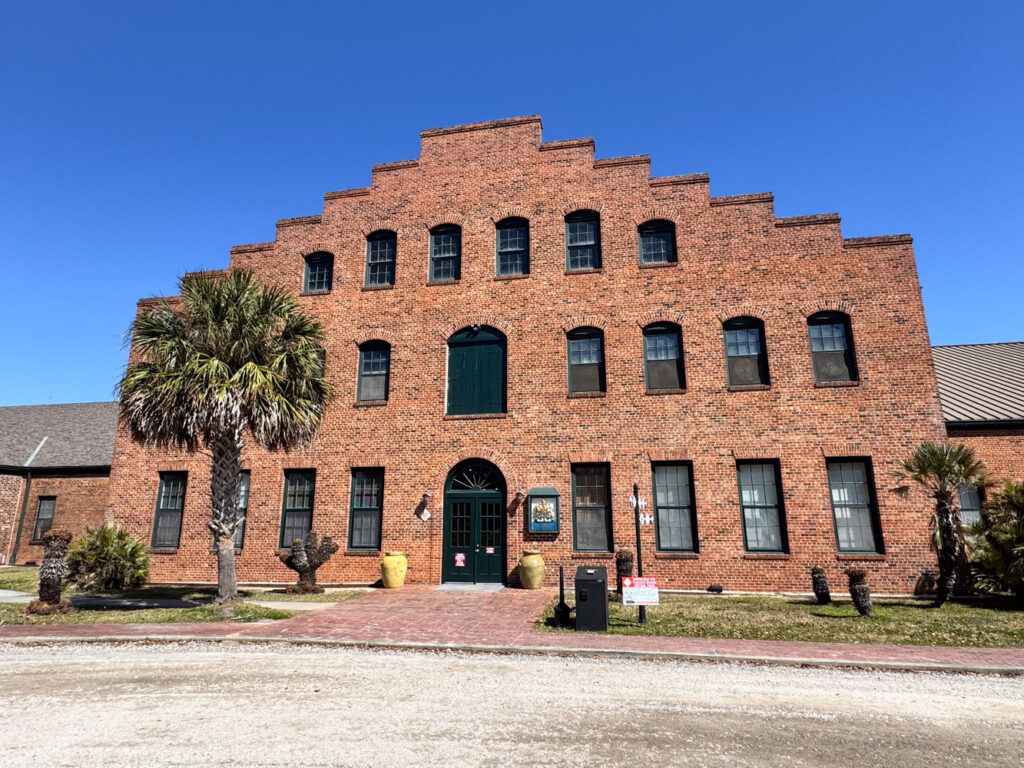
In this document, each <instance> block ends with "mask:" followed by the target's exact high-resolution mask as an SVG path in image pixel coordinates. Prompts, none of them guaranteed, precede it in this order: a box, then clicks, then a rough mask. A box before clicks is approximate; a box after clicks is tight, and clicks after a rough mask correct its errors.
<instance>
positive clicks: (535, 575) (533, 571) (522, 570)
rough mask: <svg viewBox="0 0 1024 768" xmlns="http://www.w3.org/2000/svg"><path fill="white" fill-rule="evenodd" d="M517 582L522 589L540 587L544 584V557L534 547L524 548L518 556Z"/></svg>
mask: <svg viewBox="0 0 1024 768" xmlns="http://www.w3.org/2000/svg"><path fill="white" fill-rule="evenodd" d="M519 582H520V583H521V584H522V585H523V589H540V588H541V586H543V584H544V558H543V557H541V556H540V552H538V551H537V550H535V549H524V550H523V556H522V557H521V558H519Z"/></svg>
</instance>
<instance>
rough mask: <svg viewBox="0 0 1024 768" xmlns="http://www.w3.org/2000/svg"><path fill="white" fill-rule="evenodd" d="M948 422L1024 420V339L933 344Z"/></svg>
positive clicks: (940, 395) (943, 410)
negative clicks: (994, 342)
mask: <svg viewBox="0 0 1024 768" xmlns="http://www.w3.org/2000/svg"><path fill="white" fill-rule="evenodd" d="M932 353H933V355H934V357H935V373H936V375H937V376H938V379H939V397H940V398H941V399H942V413H943V416H944V417H945V419H946V421H947V422H998V421H1024V341H1012V342H1006V343H1002V344H958V345H954V346H948V347H933V348H932Z"/></svg>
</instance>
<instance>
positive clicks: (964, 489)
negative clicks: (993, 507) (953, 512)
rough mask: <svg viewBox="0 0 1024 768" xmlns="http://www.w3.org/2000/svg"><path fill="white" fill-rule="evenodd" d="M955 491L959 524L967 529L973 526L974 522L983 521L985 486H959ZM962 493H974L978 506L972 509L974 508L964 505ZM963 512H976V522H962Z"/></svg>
mask: <svg viewBox="0 0 1024 768" xmlns="http://www.w3.org/2000/svg"><path fill="white" fill-rule="evenodd" d="M956 491H957V503H958V504H959V505H960V523H961V524H962V525H963V526H964V527H965V528H967V527H969V526H971V525H973V524H974V523H975V522H980V521H981V520H984V519H985V517H984V510H985V486H983V485H961V486H958V487H957V489H956ZM964 493H974V495H975V496H976V497H977V499H978V506H977V507H974V506H967V505H966V504H964ZM965 510H970V511H971V512H976V513H977V519H976V520H972V521H971V522H967V521H966V520H964V511H965Z"/></svg>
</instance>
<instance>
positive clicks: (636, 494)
mask: <svg viewBox="0 0 1024 768" xmlns="http://www.w3.org/2000/svg"><path fill="white" fill-rule="evenodd" d="M633 500H634V501H635V502H636V508H635V509H634V510H633V514H634V520H635V521H636V575H637V578H641V577H643V575H644V557H643V554H642V553H641V550H640V486H639V485H637V484H636V483H633ZM640 623H641V624H646V623H647V606H646V605H641V606H640Z"/></svg>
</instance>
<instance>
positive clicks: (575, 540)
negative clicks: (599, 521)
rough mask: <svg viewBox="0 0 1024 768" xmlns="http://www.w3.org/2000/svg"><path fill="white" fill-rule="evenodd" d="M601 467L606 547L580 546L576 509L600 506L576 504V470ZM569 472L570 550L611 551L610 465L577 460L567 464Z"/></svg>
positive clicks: (598, 507) (613, 541)
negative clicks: (570, 507)
mask: <svg viewBox="0 0 1024 768" xmlns="http://www.w3.org/2000/svg"><path fill="white" fill-rule="evenodd" d="M593 469H602V470H603V471H604V490H605V503H604V505H603V510H604V523H605V535H606V536H607V539H608V546H607V547H606V548H600V547H597V548H591V547H588V548H581V547H580V546H579V535H578V533H579V526H578V524H577V520H578V517H577V511H578V510H580V509H595V510H596V509H600V508H602V507H601V506H600V505H597V504H577V501H576V485H577V478H576V473H577V471H582V470H593ZM569 472H570V475H571V478H572V482H571V488H572V550H573V552H602V553H611V552H612V551H613V550H614V547H615V539H614V538H613V537H612V473H611V465H610V464H608V463H607V462H596V463H595V462H579V463H575V462H574V463H572V464H570V465H569Z"/></svg>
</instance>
